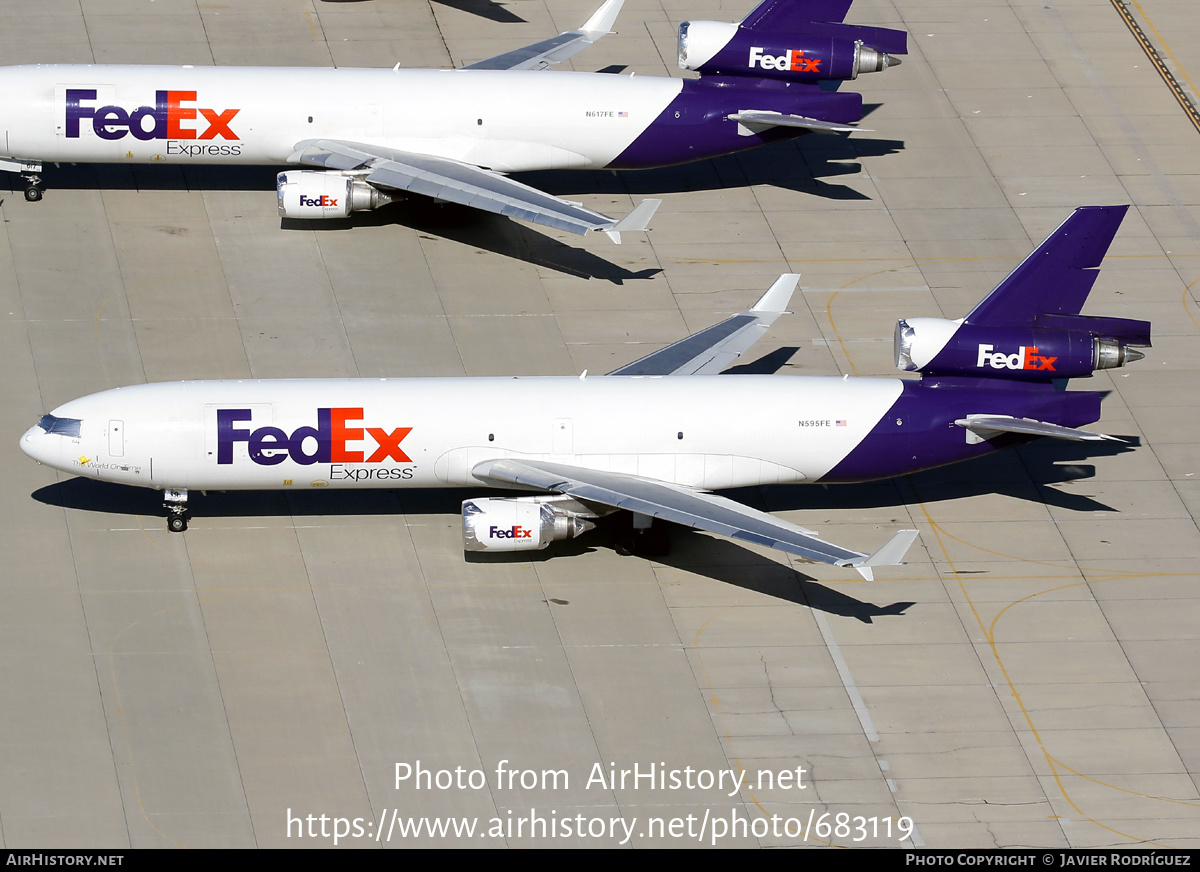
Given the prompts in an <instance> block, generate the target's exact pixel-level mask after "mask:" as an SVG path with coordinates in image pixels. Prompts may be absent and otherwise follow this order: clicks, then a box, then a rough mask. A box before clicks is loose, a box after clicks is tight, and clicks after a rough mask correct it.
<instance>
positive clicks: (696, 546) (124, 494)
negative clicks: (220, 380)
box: [32, 437, 1139, 623]
mask: <svg viewBox="0 0 1200 872" xmlns="http://www.w3.org/2000/svg"><path fill="white" fill-rule="evenodd" d="M1125 438H1126V439H1127V440H1128V441H1127V442H1125V443H1116V442H1104V443H1086V444H1084V443H1064V442H1055V441H1052V440H1048V439H1047V440H1042V441H1040V442H1035V443H1033V444H1030V445H1026V446H1024V447H1022V448H1020V449H1017V450H1015V451H1010V452H1006V453H1003V454H998V455H995V456H993V457H991V458H984V459H982V460H978V461H974V462H971V465H970V466H967V465H966V464H959V465H958V466H957V467H947V468H945V469H940V470H931V471H928V472H923V473H919V474H917V475H912V476H908V477H906V478H903V479H893V480H889V481H882V482H872V483H867V484H847V485H839V486H837V487H829V488H823V487H812V486H795V485H792V486H782V485H781V486H771V487H759V488H747V489H742V490H737V491H731V492H729V495H730V496H731V497H732V498H733V499H736V500H738V501H739V502H742V503H745V504H747V505H751V506H754V507H755V508H758V509H762V510H765V511H772V512H777V511H800V512H808V513H809V517H808V519H807V523H810V524H811V523H815V522H816V521H817V520H823V521H832V522H835V523H836V521H837V517H836V516H837V514H838V513H839V512H842V511H845V510H852V509H881V508H882V509H887V508H894V509H896V510H897V511H896V512H895V517H894V518H890V519H888V522H887V524H888V526H897V527H898V526H901V525H907V524H909V523H910V520H909V515H908V510H907V506H908V505H910V504H912V503H914V502H921V503H923V504H926V505H936V504H937V503H939V502H949V501H953V500H958V499H964V498H968V497H975V496H982V495H984V494H995V493H999V494H1002V495H1006V496H1010V497H1012V498H1014V499H1021V500H1027V501H1030V502H1033V503H1043V504H1045V505H1049V506H1056V507H1059V508H1065V509H1070V510H1073V511H1078V512H1112V511H1116V510H1115V509H1113V508H1112V507H1111V506H1107V505H1105V504H1104V503H1101V502H1099V501H1098V500H1095V499H1093V498H1091V497H1089V496H1087V495H1085V494H1075V493H1069V492H1065V491H1061V490H1059V489H1057V488H1055V487H1053V485H1055V484H1060V483H1064V482H1070V481H1077V480H1079V479H1083V478H1087V477H1090V476H1091V475H1093V474H1094V467H1092V466H1091V465H1089V464H1086V463H1083V462H1082V461H1084V460H1087V459H1089V458H1095V457H1107V456H1112V455H1116V454H1121V453H1124V452H1126V451H1132V450H1134V449H1135V448H1136V447H1137V445H1138V444H1139V440H1138V439H1137V437H1125ZM953 470H959V471H957V472H956V471H953ZM963 470H965V473H964V472H963ZM479 491H480V489H478V488H476V489H469V488H463V489H447V490H434V489H429V490H403V491H401V490H356V491H346V490H342V491H327V490H300V491H289V492H283V491H229V492H223V493H221V492H215V491H213V492H209V493H207V494H205V493H196V492H193V493H192V494H191V496H190V499H189V511H190V514H191V515H192V517H193V518H195V519H204V518H252V517H317V516H325V517H339V516H352V515H398V514H405V515H417V516H419V515H457V514H458V513H459V512H460V511H461V503H462V501H463V500H465V499H469V498H471V497H477V496H479ZM32 496H33V498H34V499H35V500H37V501H39V502H41V503H44V504H46V505H51V506H58V507H61V508H69V509H78V510H81V511H88V512H98V513H105V514H120V515H129V516H134V517H139V518H147V517H160V518H161V517H163V516H164V514H165V512H164V510H163V508H162V503H161V497H160V495H159V492H158V491H152V490H149V489H146V488H136V487H130V486H128V485H119V484H112V483H108V482H99V481H94V480H92V479H82V478H72V479H68V480H67V481H63V482H58V483H56V484H52V485H48V486H46V487H43V488H40V489H38V490H37V491H35V492H34V493H33V494H32ZM799 520H800V522H801V523H805V522H806V519H805V518H801V519H799ZM628 524H629V521H628V516H627V515H625V514H624V513H617V514H615V515H612V516H609V517H607V518H602V519H600V522H599V523H598V525H597V527H598V529H597V530H596V531H593V532H590V533H588V534H586V535H584V536H582V537H581V538H579V539H573V540H569V541H565V542H555V543H553V544H552V545H551V546H550V547H549V548H548V549H546V550H544V551H534V552H523V553H515V554H510V555H473V554H472V555H468V559H469V560H471V562H501V563H503V562H520V563H531V562H533V563H537V562H541V561H544V560H551V559H556V558H557V559H569V558H570V557H572V556H579V555H584V554H587V553H589V552H592V551H595V550H598V549H599V548H611V547H613V545H614V543H615V542H616V541H617V540H618V539H619V538H620V537H621V535H622V534H623V533H624V532H625V531H626V530H627V528H628ZM671 540H672V547H671V550H670V553H669V554H666V555H656V556H653V557H652V558H650V559H653V560H654V561H655V562H657V563H660V564H662V565H664V566H668V567H671V568H675V569H680V570H684V571H687V572H689V573H693V574H697V575H703V576H706V577H708V578H711V579H713V580H715V581H719V582H722V583H725V584H730V585H734V586H736V587H741V588H743V589H745V590H750V591H756V592H758V593H762V594H765V595H767V596H772V597H775V598H777V599H782V600H786V601H787V602H792V603H796V604H798V605H804V606H808V607H809V608H813V609H816V610H818V611H823V612H827V613H829V614H835V615H843V616H847V617H853V618H856V619H858V620H860V621H863V622H864V623H871V621H872V619H873V618H876V617H881V616H897V615H903V614H904V612H905V610H906V609H907V608H908V607H909V606H911V605H913V603H911V602H898V603H892V604H889V605H883V606H880V605H875V604H873V603H867V602H863V601H861V600H858V599H855V598H854V597H852V596H849V595H848V594H845V593H842V592H841V591H838V590H834V589H831V588H829V587H826V586H825V585H822V584H819V583H817V582H816V581H815V580H813V579H812V578H810V577H808V576H805V575H803V574H802V573H800V572H797V571H796V570H795V569H793V568H791V567H789V566H786V565H784V564H781V563H779V562H778V561H776V560H772V559H771V558H769V557H767V556H764V555H760V554H757V553H755V552H754V551H752V550H750V549H748V548H745V547H743V546H741V545H739V544H738V543H735V542H732V541H729V540H727V539H723V538H720V537H716V536H708V535H706V534H702V533H697V532H695V531H692V530H688V529H686V528H681V527H672V528H671ZM873 544H877V543H865V545H864V547H869V546H872V545H873ZM631 559H639V558H631ZM850 571H851V570H847V572H850Z"/></svg>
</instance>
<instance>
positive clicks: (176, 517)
mask: <svg viewBox="0 0 1200 872" xmlns="http://www.w3.org/2000/svg"><path fill="white" fill-rule="evenodd" d="M187 498H188V492H187V491H186V490H184V489H182V488H167V489H166V490H165V491H163V508H164V509H166V510H167V529H168V530H170V531H171V532H172V533H182V532H183V531H184V530H186V529H187V528H188V511H187Z"/></svg>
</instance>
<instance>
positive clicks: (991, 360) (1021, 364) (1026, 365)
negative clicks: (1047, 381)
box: [975, 345, 1058, 372]
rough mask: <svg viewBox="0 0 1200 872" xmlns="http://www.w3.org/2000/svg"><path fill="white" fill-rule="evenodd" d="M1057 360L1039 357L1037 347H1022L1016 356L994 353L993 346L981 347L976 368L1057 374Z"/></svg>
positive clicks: (999, 352) (1055, 358)
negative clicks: (1044, 371)
mask: <svg viewBox="0 0 1200 872" xmlns="http://www.w3.org/2000/svg"><path fill="white" fill-rule="evenodd" d="M1056 360H1058V358H1057V357H1043V356H1041V355H1039V354H1038V347H1037V346H1036V345H1032V346H1025V345H1022V346H1020V348H1019V349H1018V350H1017V353H1016V354H1005V353H1004V352H1003V351H992V346H991V345H980V346H979V359H978V360H976V361H975V366H977V367H979V368H981V369H982V368H983V367H984V366H989V367H991V368H992V369H1045V370H1049V371H1050V372H1055V369H1054V361H1056Z"/></svg>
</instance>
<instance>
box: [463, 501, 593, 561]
mask: <svg viewBox="0 0 1200 872" xmlns="http://www.w3.org/2000/svg"><path fill="white" fill-rule="evenodd" d="M588 515H590V518H595V517H596V515H595V513H589V512H588V511H587V510H586V509H585V508H584V507H583V506H582V505H581V504H580V503H578V502H576V501H575V500H573V499H571V498H569V497H487V498H483V499H477V500H466V501H464V502H463V504H462V519H463V548H464V549H465V550H467V551H540V550H541V549H543V548H545V547H546V546H547V545H549V544H550V543H551V542H557V541H558V540H560V539H573V538H575V537H576V536H578V535H579V534H581V533H586V532H587V531H588V530H591V529H592V528H593V527H595V526H596V525H595V524H594V523H592V521H591V520H590V519H589V517H588Z"/></svg>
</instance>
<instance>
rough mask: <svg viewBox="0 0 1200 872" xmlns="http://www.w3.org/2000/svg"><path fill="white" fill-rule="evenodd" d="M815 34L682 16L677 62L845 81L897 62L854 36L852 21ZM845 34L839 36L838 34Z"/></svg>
mask: <svg viewBox="0 0 1200 872" xmlns="http://www.w3.org/2000/svg"><path fill="white" fill-rule="evenodd" d="M821 29H822V30H825V31H830V30H832V31H833V35H829V34H828V33H825V34H817V33H779V32H772V31H763V30H749V29H747V28H744V27H741V26H740V25H737V24H727V23H724V22H720V21H685V22H684V23H683V24H681V25H680V26H679V66H680V68H681V69H685V70H694V71H696V72H699V73H702V74H703V73H708V74H717V75H726V76H754V77H756V78H769V79H786V80H788V81H791V82H826V81H847V80H850V79H856V78H858V75H859V73H875V72H880V71H882V70H886V69H887V68H888V67H889V66H895V65H897V64H899V63H900V60H899V59H898V58H895V57H892V56H891V55H889V54H888V53H887V52H885V51H879V50H876V49H874V48H871V47H870V46H869V45H867V44H866V43H865V42H864V41H863V40H862V39H859V38H856V36H857V34H856V33H855V31H856V30H863V31H869V32H875V31H879V30H880V28H855V27H853V26H851V25H823V26H822V28H821ZM843 33H844V34H845V35H842V34H843Z"/></svg>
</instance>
